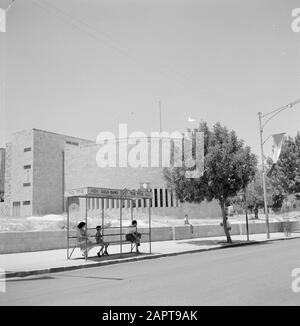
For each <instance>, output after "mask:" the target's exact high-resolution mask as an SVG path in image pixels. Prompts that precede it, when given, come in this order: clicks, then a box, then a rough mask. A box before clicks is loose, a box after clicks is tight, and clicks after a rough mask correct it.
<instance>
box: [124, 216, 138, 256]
mask: <svg viewBox="0 0 300 326" xmlns="http://www.w3.org/2000/svg"><path fill="white" fill-rule="evenodd" d="M141 237H142V235H141V234H140V233H138V232H137V221H136V220H133V221H132V222H131V225H130V226H129V233H127V234H126V240H127V241H130V242H132V243H135V244H136V252H137V253H138V254H139V253H140V252H139V249H138V247H139V246H140V245H141Z"/></svg>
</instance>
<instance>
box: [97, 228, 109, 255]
mask: <svg viewBox="0 0 300 326" xmlns="http://www.w3.org/2000/svg"><path fill="white" fill-rule="evenodd" d="M96 230H97V232H96V234H95V239H96V243H97V244H99V245H100V246H101V248H100V250H99V252H97V255H98V257H100V254H101V252H103V250H104V252H103V253H102V255H103V256H104V255H107V256H108V255H109V254H108V252H107V247H108V246H109V243H108V242H104V241H103V236H102V232H101V226H100V225H98V226H96Z"/></svg>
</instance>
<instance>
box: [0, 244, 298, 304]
mask: <svg viewBox="0 0 300 326" xmlns="http://www.w3.org/2000/svg"><path fill="white" fill-rule="evenodd" d="M295 268H300V239H295V240H287V241H277V242H269V243H265V244H257V245H251V246H244V247H236V248H227V249H221V250H215V251H207V252H201V253H194V254H185V255H179V256H173V257H165V258H159V259H153V260H145V261H140V262H131V263H122V264H116V265H108V266H102V267H95V268H88V269H83V270H76V271H69V272H63V273H52V274H47V275H39V276H35V277H31V278H23V279H17V280H8V282H7V292H6V293H5V294H4V293H0V305H101V306H106V305H300V292H299V293H295V292H293V291H292V288H291V286H292V282H293V279H294V278H293V277H292V270H293V269H295ZM299 285H300V282H299Z"/></svg>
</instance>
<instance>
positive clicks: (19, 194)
mask: <svg viewBox="0 0 300 326" xmlns="http://www.w3.org/2000/svg"><path fill="white" fill-rule="evenodd" d="M116 142H117V143H118V145H119V141H118V140H116ZM146 142H149V146H150V139H148V140H146ZM101 146H102V145H99V144H96V143H95V142H93V141H90V140H85V139H80V138H75V137H70V136H65V135H60V134H56V133H52V132H47V131H43V130H39V129H30V130H25V131H21V132H17V133H15V134H14V135H13V136H12V140H11V142H10V143H8V144H7V147H6V149H5V151H4V150H3V151H2V152H4V153H5V165H4V164H3V166H4V167H5V169H4V168H3V169H4V170H5V173H4V178H3V175H2V177H1V180H2V183H3V179H4V203H1V206H0V214H1V215H6V216H39V215H46V214H61V213H63V212H64V211H65V203H66V199H65V198H64V191H65V190H69V189H74V188H80V187H87V186H89V187H100V188H117V189H120V188H121V189H122V188H129V189H137V188H139V187H140V185H141V184H142V183H149V184H150V187H151V190H152V193H153V199H152V210H153V211H154V214H157V215H163V216H168V215H172V216H175V217H181V216H182V214H183V211H182V205H181V204H180V203H179V201H178V200H177V198H176V195H175V192H174V191H172V190H170V189H168V188H167V186H166V182H165V180H164V177H163V169H162V168H161V167H99V164H98V162H97V160H96V157H97V153H98V151H99V149H100V148H101ZM132 147H134V146H133V145H132V146H131V147H130V146H129V148H128V151H130V149H131V148H132ZM150 153H151V150H149V152H148V154H147V155H149V159H150ZM156 155H160V154H159V153H158V154H156ZM73 204H74V205H75V204H76V205H77V204H78V206H79V207H80V206H82V205H81V204H80V203H73ZM74 205H73V206H74ZM76 205H75V206H76ZM124 205H125V208H131V207H130V205H133V207H135V208H140V209H144V208H147V203H146V202H144V201H142V200H139V201H136V202H132V204H130V202H126V203H125V204H124ZM102 206H103V208H104V209H106V210H113V209H119V202H118V201H114V200H112V199H109V200H105V201H103V202H99V201H97V200H93V199H90V200H89V201H88V211H89V214H91V215H93V214H99V212H100V210H101V209H102ZM185 212H186V213H188V214H189V216H190V217H191V218H193V217H207V216H208V215H209V217H217V216H220V209H219V207H218V205H216V203H215V202H213V203H205V202H204V203H201V204H200V205H187V206H186V208H185Z"/></svg>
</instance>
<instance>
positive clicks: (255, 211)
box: [254, 204, 258, 219]
mask: <svg viewBox="0 0 300 326" xmlns="http://www.w3.org/2000/svg"><path fill="white" fill-rule="evenodd" d="M254 217H255V218H256V219H258V205H257V204H255V206H254Z"/></svg>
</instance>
